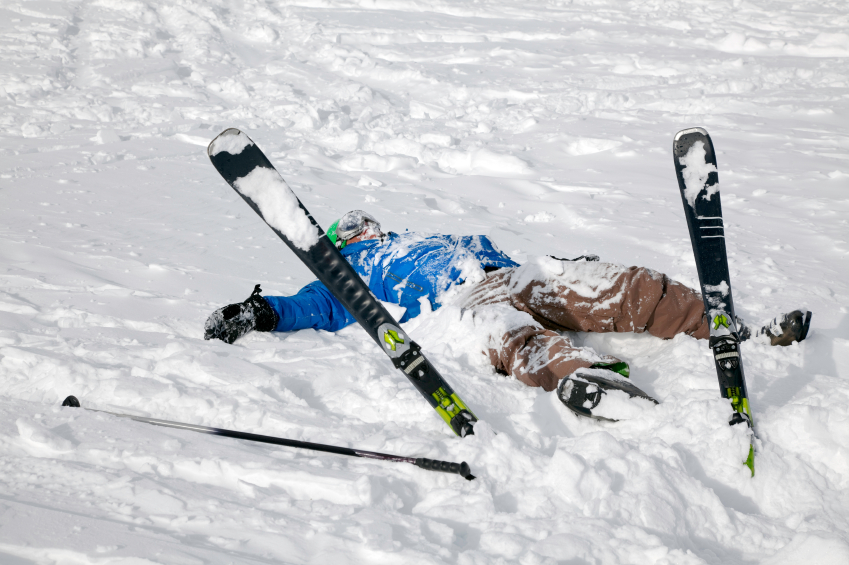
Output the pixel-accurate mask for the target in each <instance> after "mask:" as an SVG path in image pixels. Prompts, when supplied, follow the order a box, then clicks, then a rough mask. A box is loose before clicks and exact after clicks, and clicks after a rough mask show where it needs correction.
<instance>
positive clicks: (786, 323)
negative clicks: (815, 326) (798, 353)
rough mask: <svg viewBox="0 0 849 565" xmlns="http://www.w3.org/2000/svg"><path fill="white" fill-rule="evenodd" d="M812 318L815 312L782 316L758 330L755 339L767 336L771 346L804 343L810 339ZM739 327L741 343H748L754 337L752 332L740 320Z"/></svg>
mask: <svg viewBox="0 0 849 565" xmlns="http://www.w3.org/2000/svg"><path fill="white" fill-rule="evenodd" d="M812 316H813V312H802V311H801V310H794V311H792V312H789V313H787V314H781V315H780V316H778V317H777V318H774V319H773V320H772V321H771V322H769V323H768V324H766V325H765V326H763V327H762V328H760V329H759V330H757V331H756V332H755V335H754V337H757V336H760V335H765V336H766V337H768V338H769V343H770V345H780V346H782V347H787V346H788V345H790V344H791V343H793V342H795V341H803V340H804V339H805V338H806V337H808V330H809V329H810V327H811V317H812ZM737 326H738V327H739V328H740V341H746V340H747V339H749V338H750V337H752V330H751V329H750V328H749V327H748V326H746V324H745V323H743V321H742V320H740V319H739V318H738V319H737Z"/></svg>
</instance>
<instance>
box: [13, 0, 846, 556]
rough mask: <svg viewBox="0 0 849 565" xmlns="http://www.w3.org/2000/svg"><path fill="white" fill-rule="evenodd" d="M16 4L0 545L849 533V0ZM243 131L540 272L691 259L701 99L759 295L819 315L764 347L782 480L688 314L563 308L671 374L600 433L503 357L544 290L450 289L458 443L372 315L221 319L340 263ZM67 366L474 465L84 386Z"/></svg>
mask: <svg viewBox="0 0 849 565" xmlns="http://www.w3.org/2000/svg"><path fill="white" fill-rule="evenodd" d="M0 10H2V16H3V17H2V19H0V30H2V34H0V105H2V112H0V215H2V216H0V264H2V266H3V270H2V272H0V398H2V401H0V469H2V472H0V505H2V511H0V562H2V563H10V564H18V563H21V564H23V563H27V564H29V563H38V564H64V563H81V564H83V563H84V564H97V565H100V564H106V563H110V564H111V563H122V564H123V563H168V564H171V563H175V564H176V563H210V564H218V563H222V564H223V563H292V564H302V563H304V564H306V563H316V564H323V563H377V562H385V563H393V564H394V563H411V564H412V563H415V564H416V565H418V564H421V563H452V564H458V565H472V564H475V565H484V564H490V563H492V564H497V563H521V564H523V565H543V564H555V563H575V564H578V563H580V564H605V565H607V564H635V563H636V564H640V565H643V564H649V563H657V564H662V563H669V564H676V565H677V564H705V563H706V564H711V565H713V564H720V563H723V564H724V563H747V564H748V563H751V564H755V563H760V564H765V565H794V564H797V563H806V564H807V563H817V564H824V565H845V563H847V561H849V535H847V532H849V369H847V367H849V311H847V304H849V266H847V251H849V248H847V238H846V234H847V229H849V227H848V226H847V218H849V202H847V199H846V191H847V189H849V161H847V155H849V153H847V150H849V138H847V134H846V132H847V131H849V37H847V31H846V30H847V29H849V7H847V4H846V2H845V0H811V1H809V2H805V3H798V2H797V3H792V2H787V1H785V0H754V1H748V2H739V1H732V0H717V1H712V2H707V1H705V0H691V1H689V2H669V1H664V0H647V1H643V2H622V1H617V0H573V1H572V2H567V1H559V0H550V1H546V2H518V1H516V0H485V1H481V2H467V1H460V0H417V1H415V2H410V1H407V0H391V1H382V2H360V1H348V0H322V1H320V2H319V1H313V0H309V1H307V0H295V1H292V2H280V1H277V0H246V1H245V2H232V1H231V0H207V1H205V2H198V1H197V0H168V1H164V0H136V1H133V2H118V1H113V0H64V1H61V2H60V1H50V0H39V1H35V0H7V1H5V2H4V3H3V5H2V7H0ZM230 127H233V128H238V129H239V130H241V131H243V132H245V134H247V135H248V136H250V138H251V139H253V140H254V142H256V144H257V145H258V146H259V147H260V148H261V149H262V150H263V152H264V153H265V154H266V155H267V156H268V157H269V159H270V160H271V161H272V162H273V163H274V164H275V166H276V167H277V169H278V170H279V171H280V173H281V174H282V175H283V178H285V180H286V183H287V184H288V185H289V186H291V188H292V189H293V190H294V192H295V194H297V196H298V197H299V198H300V199H301V200H302V201H303V202H304V204H305V206H306V207H307V208H308V209H309V210H310V211H311V212H312V213H313V214H314V216H315V218H316V219H317V220H318V222H319V223H320V224H321V225H322V226H323V227H325V228H326V227H327V226H329V225H330V223H331V222H332V221H334V220H335V219H337V218H339V217H340V216H341V215H342V214H343V213H344V212H346V211H347V210H351V209H358V208H362V209H365V210H368V211H369V212H371V213H373V214H375V215H376V217H377V218H378V219H379V220H380V221H381V223H382V225H383V227H384V229H386V230H393V231H396V232H403V231H404V230H406V229H409V230H411V231H416V232H422V233H425V234H426V233H433V232H440V233H454V234H461V235H472V234H485V235H488V236H490V237H491V238H492V239H493V240H494V241H495V243H496V244H497V245H498V246H499V248H501V249H503V250H504V251H505V252H507V253H508V254H509V255H511V256H512V257H513V258H515V259H516V260H518V261H520V262H521V263H523V264H524V265H526V266H527V268H528V269H535V268H543V266H544V265H543V263H540V261H539V260H538V258H539V257H541V256H543V257H544V256H545V255H548V254H551V255H555V256H558V257H577V256H579V255H582V254H586V253H594V254H597V255H600V256H601V258H602V260H603V261H610V262H613V263H619V264H624V265H634V264H636V265H645V266H648V267H651V268H652V269H655V270H657V271H659V272H663V273H666V274H668V275H670V276H671V277H672V278H674V279H676V280H679V281H682V282H684V283H686V284H689V285H691V286H693V285H696V284H697V278H696V269H695V264H694V262H693V258H692V252H691V249H690V240H689V236H688V232H687V226H686V223H685V220H684V216H683V213H682V212H683V210H682V205H681V198H680V196H679V192H678V187H677V183H676V181H675V174H674V167H673V161H672V154H671V145H672V138H673V136H674V134H675V133H676V132H678V131H680V130H682V129H685V128H690V127H704V128H705V129H706V130H707V131H709V132H710V134H711V137H712V139H713V141H714V144H715V148H716V151H717V160H718V168H719V176H720V179H721V181H722V204H723V212H724V216H725V221H724V223H725V228H726V229H725V237H726V245H727V246H728V249H729V255H730V267H731V280H730V281H729V283H730V285H731V287H732V288H733V292H734V302H735V307H736V309H737V314H738V315H740V316H742V317H743V318H745V319H746V321H747V322H748V323H750V324H753V325H756V324H759V323H762V322H766V321H767V320H770V319H772V318H773V317H774V316H776V315H777V314H779V313H780V312H788V311H791V310H793V309H796V308H808V309H810V310H812V311H813V312H814V317H813V328H812V330H811V333H810V335H809V338H808V340H807V341H806V342H804V343H802V344H795V345H793V346H791V347H787V348H773V347H770V346H769V345H768V344H767V343H766V341H765V340H763V339H761V338H756V339H753V340H751V341H750V342H747V343H746V344H744V345H743V348H742V353H743V356H744V359H745V361H744V364H745V367H746V375H747V379H748V386H749V390H750V393H751V395H752V399H751V400H752V407H753V412H754V417H755V420H756V422H757V425H758V429H759V433H760V440H759V442H758V450H759V452H758V455H757V461H756V465H757V467H756V468H757V473H756V475H755V477H754V478H751V477H750V476H749V473H748V470H747V469H746V468H745V467H744V466H743V465H742V459H743V458H744V457H745V453H746V449H747V447H748V444H747V437H746V434H745V433H744V430H741V429H739V428H737V427H734V428H732V427H730V426H728V425H727V423H726V422H727V420H728V417H729V414H730V410H729V407H728V402H727V401H724V400H722V399H720V398H719V391H718V387H717V382H716V376H715V371H714V368H713V361H712V358H711V356H710V352H709V350H708V348H707V346H706V344H705V343H704V342H697V341H695V340H693V339H691V338H688V337H686V336H679V337H677V338H675V339H673V340H669V341H661V340H658V339H655V338H653V337H651V336H648V335H644V334H643V335H636V334H617V335H611V334H606V335H581V334H578V335H571V336H570V337H571V338H572V339H574V340H575V342H576V343H577V344H578V345H580V346H583V347H591V348H593V349H594V350H595V351H596V352H597V353H598V354H599V355H604V354H612V355H616V356H618V357H621V358H623V359H625V360H627V361H628V362H629V363H630V365H631V371H632V377H631V378H632V380H633V381H634V383H635V384H636V385H637V386H639V387H640V388H642V389H643V390H645V391H646V392H647V393H649V394H651V395H652V396H654V397H655V398H657V399H658V400H660V401H661V404H659V405H658V406H648V407H638V408H640V409H639V410H636V409H635V410H634V413H633V415H632V416H631V418H630V419H628V420H627V421H621V422H618V423H612V424H604V423H597V422H588V421H582V420H578V419H577V417H575V416H573V415H572V414H571V413H570V412H568V411H567V410H566V409H565V408H564V407H563V406H562V405H561V404H560V403H559V402H558V401H557V399H556V398H555V397H554V395H553V394H549V393H544V392H543V391H541V390H538V389H530V388H527V387H525V386H523V385H521V384H520V383H517V382H515V381H513V380H510V379H508V378H506V377H504V376H502V375H498V374H495V373H494V372H493V371H492V370H491V368H490V366H489V364H488V361H487V360H486V358H484V357H483V355H481V353H480V351H481V349H482V348H483V347H485V346H486V340H487V339H489V336H490V335H494V334H496V333H497V332H498V331H499V328H503V327H506V325H507V324H508V323H509V322H510V320H509V319H508V318H509V316H510V315H516V316H518V315H520V314H519V313H517V312H515V311H513V312H512V313H510V312H508V311H507V310H508V309H507V308H504V312H501V313H500V314H498V315H496V313H494V312H490V311H487V312H482V313H481V314H480V315H477V316H472V315H471V314H470V313H469V312H465V313H463V312H461V311H460V309H459V308H457V307H456V306H452V305H446V306H444V307H443V308H442V309H441V310H438V311H436V312H428V313H425V314H422V316H420V317H419V318H417V319H415V320H412V321H411V322H410V323H408V324H405V326H404V330H405V331H406V332H409V334H410V335H411V337H413V339H415V340H416V341H418V342H419V343H420V344H421V345H422V346H423V347H424V348H425V352H426V354H427V356H428V358H429V359H430V360H431V361H432V362H433V363H434V364H435V366H436V367H438V369H439V370H440V371H441V372H442V374H443V375H444V376H445V377H446V379H447V380H448V381H449V382H450V383H451V384H452V386H453V387H454V388H455V389H456V390H457V392H458V393H459V394H460V395H461V397H462V398H463V399H464V400H465V401H466V402H467V403H468V404H469V405H470V406H471V407H472V409H473V410H474V411H475V413H476V414H477V415H478V416H479V417H481V419H482V422H481V424H480V425H479V426H478V432H477V435H476V436H474V437H471V438H466V439H462V440H461V439H458V438H456V437H454V436H453V435H452V434H451V432H450V430H448V428H447V427H446V426H445V424H444V423H443V422H442V420H441V419H439V418H438V417H437V416H436V415H435V414H434V412H433V410H432V409H431V408H430V407H429V406H428V405H427V404H426V403H425V402H424V401H423V400H422V398H421V397H420V395H419V394H418V393H417V392H416V391H415V390H414V389H413V387H412V386H411V385H410V384H409V382H408V381H407V380H406V379H404V378H403V377H402V376H401V374H400V373H399V372H398V371H396V370H395V369H394V368H393V367H392V366H391V364H390V363H389V361H388V360H387V359H386V358H385V356H384V355H383V354H382V353H380V351H379V349H378V347H377V346H376V345H375V344H374V342H373V341H371V339H370V338H369V337H368V336H367V335H366V334H365V332H363V331H362V330H360V329H359V328H357V327H351V328H347V329H345V330H343V331H341V332H339V333H338V334H336V335H332V334H327V333H317V332H313V331H302V332H297V333H294V334H290V335H281V334H253V335H250V336H248V337H246V338H244V339H242V340H241V341H239V342H237V343H236V344H235V345H226V344H224V343H221V342H214V343H213V342H207V341H204V340H203V339H202V328H203V322H204V320H205V319H206V317H207V316H208V315H209V314H210V313H211V312H212V311H213V310H215V309H216V308H219V307H220V306H222V305H224V304H227V303H230V302H236V301H242V300H244V299H245V298H246V297H247V296H248V294H249V293H250V291H251V289H252V288H253V285H254V284H256V283H258V282H259V283H262V285H263V290H264V291H265V292H266V293H267V294H275V293H279V294H292V293H294V292H296V291H297V290H298V289H299V288H300V287H301V286H303V285H304V284H306V283H308V282H310V281H311V280H312V275H311V274H310V273H309V271H308V270H307V269H306V268H305V267H304V266H302V265H301V264H300V263H299V262H298V261H297V259H296V258H295V257H294V256H293V255H292V253H291V252H290V251H289V250H288V249H287V248H286V246H285V245H283V244H282V243H281V242H280V241H279V240H278V238H277V237H276V236H275V235H274V233H273V232H272V231H271V230H269V229H268V227H267V226H265V225H264V224H263V223H262V221H260V220H259V218H257V217H256V215H255V214H254V213H253V211H251V210H250V209H249V208H248V207H247V206H246V205H245V203H244V202H243V201H242V200H241V199H240V198H239V197H238V195H236V194H235V193H234V191H233V190H232V189H231V188H230V187H229V186H227V184H226V183H225V182H224V181H223V180H222V179H221V177H220V176H219V175H218V173H217V172H216V171H215V170H214V168H213V167H212V166H211V164H210V163H209V158H208V157H207V155H206V152H205V148H204V147H203V145H205V144H207V143H209V141H210V140H212V139H213V138H214V137H215V136H217V135H218V134H219V133H221V132H222V131H223V130H225V129H226V128H230ZM269 182H271V183H272V184H273V183H276V182H279V181H276V180H272V181H269ZM549 215H550V216H551V217H552V218H554V219H553V220H552V221H549V222H540V221H536V222H534V221H527V220H526V219H527V218H529V217H530V218H547V217H549ZM543 261H544V260H543ZM551 268H554V267H551ZM567 275H568V273H566V272H565V271H563V273H562V276H563V277H566V276H567ZM591 282H592V281H584V284H585V285H586V287H587V288H586V289H585V291H586V292H587V293H588V296H591V293H592V292H595V290H594V287H593V286H592V285H591V284H589V283H591ZM576 285H577V281H576ZM596 290H597V289H596ZM493 310H495V309H493ZM524 315H525V316H527V315H526V314H524ZM69 394H74V395H76V396H78V397H79V398H80V400H81V401H82V403H83V405H84V406H89V407H92V408H99V409H105V410H112V411H116V412H124V413H131V414H138V415H142V416H148V417H153V418H161V419H165V420H177V421H186V422H190V423H193V424H199V425H205V426H214V427H224V428H230V429H237V430H244V431H249V432H254V433H259V434H266V435H278V436H282V437H290V438H294V439H302V440H307V441H317V442H325V443H330V444H336V445H343V446H351V447H357V448H361V449H367V450H373V451H386V452H390V453H396V454H399V455H412V456H419V457H430V458H436V459H443V460H452V461H462V460H465V461H467V462H468V463H469V464H470V465H471V468H472V472H473V473H474V474H475V475H477V476H478V479H477V480H475V481H472V482H467V481H465V480H463V479H461V478H459V477H456V476H451V475H447V474H440V473H431V472H427V471H424V470H421V469H418V468H416V467H414V466H412V465H404V464H382V463H380V462H376V461H370V460H364V459H353V458H345V457H340V456H335V455H331V454H319V453H310V452H305V451H294V450H290V449H286V448H282V447H279V448H278V447H273V446H266V445H260V444H249V443H245V442H239V441H236V440H230V439H225V438H217V437H212V436H207V435H203V434H196V433H192V432H189V431H182V430H173V429H166V428H159V427H155V426H149V425H144V424H141V423H138V422H134V421H129V420H126V419H120V418H115V417H112V416H109V415H105V414H97V413H92V412H86V411H82V410H79V409H69V408H60V407H59V405H60V403H61V401H62V399H63V398H64V397H65V396H67V395H69Z"/></svg>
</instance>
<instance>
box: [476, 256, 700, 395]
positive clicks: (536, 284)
mask: <svg viewBox="0 0 849 565" xmlns="http://www.w3.org/2000/svg"><path fill="white" fill-rule="evenodd" d="M558 263H559V265H558ZM463 305H464V308H465V309H466V310H472V311H476V310H479V309H481V308H486V307H490V306H496V307H497V306H506V305H509V306H512V307H513V308H516V309H517V310H520V311H522V312H526V313H527V314H530V317H531V318H532V319H529V318H527V317H518V318H519V320H522V319H524V320H525V322H521V321H519V322H515V323H512V324H511V325H510V327H509V328H508V329H507V331H506V332H505V333H504V334H503V335H502V336H501V337H500V339H499V337H498V336H497V335H494V336H491V338H490V347H489V351H486V352H485V353H487V354H488V355H489V358H490V360H491V361H492V364H493V366H494V367H495V369H496V371H498V372H501V373H505V374H509V375H512V376H514V377H515V378H517V379H518V380H520V381H521V382H523V383H525V384H527V385H529V386H540V387H542V388H543V389H545V390H547V391H550V390H554V389H555V388H556V387H557V383H558V382H559V381H560V380H561V379H562V378H563V377H565V376H567V375H569V374H571V373H572V372H574V371H575V370H577V369H579V368H582V367H590V366H591V365H593V364H595V363H616V362H619V359H616V358H614V357H610V356H600V355H598V354H597V353H595V352H594V351H592V350H591V349H588V348H581V347H575V346H573V344H572V343H571V342H570V340H569V338H568V337H566V336H563V335H561V334H560V333H558V332H559V331H563V330H568V331H575V332H635V333H642V332H649V333H650V334H651V335H653V336H657V337H660V338H665V339H669V338H672V337H674V336H676V335H677V334H680V333H684V334H687V335H691V336H693V337H695V338H698V339H707V338H708V336H709V324H708V321H707V318H706V316H705V315H704V304H703V303H702V297H701V295H700V294H699V293H698V292H696V291H695V290H693V289H691V288H688V287H686V286H684V285H682V284H681V283H678V282H675V281H673V280H670V279H669V278H668V277H666V275H663V274H660V273H658V272H656V271H652V270H650V269H645V268H642V267H627V268H626V267H621V266H619V265H612V264H609V263H598V262H589V263H587V262H568V261H555V260H549V259H542V260H539V261H538V262H537V264H535V265H531V266H527V265H526V266H522V267H517V268H508V269H499V270H498V271H495V272H493V273H491V274H490V275H489V276H488V277H487V279H486V280H484V281H483V282H481V283H480V284H478V285H476V286H475V287H474V288H473V289H472V290H471V292H470V294H469V295H467V296H466V297H465V300H464V304H463Z"/></svg>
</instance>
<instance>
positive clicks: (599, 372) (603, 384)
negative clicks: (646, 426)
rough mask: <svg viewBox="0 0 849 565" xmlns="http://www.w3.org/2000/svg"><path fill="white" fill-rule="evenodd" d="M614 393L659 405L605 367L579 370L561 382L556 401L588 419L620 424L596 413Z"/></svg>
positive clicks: (629, 382)
mask: <svg viewBox="0 0 849 565" xmlns="http://www.w3.org/2000/svg"><path fill="white" fill-rule="evenodd" d="M611 391H621V392H624V393H626V394H627V395H628V397H629V398H645V399H646V400H650V401H651V402H654V403H655V404H657V403H658V402H657V400H655V399H654V398H652V397H651V396H649V395H648V394H646V393H645V392H643V391H642V390H640V389H639V388H637V387H636V386H634V385H633V384H632V383H631V381H629V380H628V379H626V378H624V377H623V376H621V375H620V374H617V373H616V372H614V371H612V370H609V369H606V368H589V369H578V370H577V371H575V372H574V373H572V374H571V375H569V376H568V377H565V378H564V379H563V380H562V381H560V385H559V386H558V387H557V398H559V399H560V402H562V403H563V404H565V405H566V408H568V409H569V410H571V411H572V412H574V413H575V414H577V415H578V416H583V417H585V418H592V419H594V420H601V421H604V422H617V421H618V420H616V419H614V418H608V417H605V416H601V415H599V414H597V413H593V410H595V409H596V408H597V407H598V406H599V404H600V403H601V402H602V399H603V398H604V397H605V396H607V395H608V392H611Z"/></svg>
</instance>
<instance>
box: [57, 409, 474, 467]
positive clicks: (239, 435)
mask: <svg viewBox="0 0 849 565" xmlns="http://www.w3.org/2000/svg"><path fill="white" fill-rule="evenodd" d="M62 406H70V407H72V408H81V405H80V401H79V400H77V397H76V396H69V397H68V398H66V399H65V400H64V402H62ZM85 410H89V411H91V412H102V413H104V414H111V415H112V416H118V417H119V418H129V419H130V420H135V421H136V422H142V423H145V424H152V425H154V426H164V427H166V428H176V429H178V430H190V431H193V432H198V433H202V434H212V435H216V436H223V437H232V438H235V439H244V440H248V441H256V442H259V443H270V444H273V445H285V446H286V447H294V448H297V449H311V450H312V451H323V452H325V453H335V454H337V455H347V456H348V457H365V458H366V459H379V460H381V461H393V462H396V463H410V464H412V465H415V466H416V467H421V468H422V469H426V470H428V471H440V472H442V473H454V474H457V475H460V476H461V477H463V478H465V479H466V480H468V481H471V480H472V479H474V478H475V476H474V475H472V473H471V470H470V469H469V465H468V464H467V463H466V462H465V461H463V462H462V463H450V462H448V461H436V460H435V459H425V458H424V457H401V456H400V455H390V454H388V453H377V452H375V451H363V450H361V449H350V448H348V447H337V446H335V445H325V444H323V443H311V442H308V441H297V440H294V439H285V438H280V437H273V436H264V435H259V434H251V433H248V432H238V431H234V430H225V429H222V428H210V427H208V426H197V425H195V424H186V423H183V422H172V421H170V420H159V419H157V418H145V417H144V416H133V415H131V414H119V413H117V412H108V411H106V410H95V409H93V408H86V409H85Z"/></svg>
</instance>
